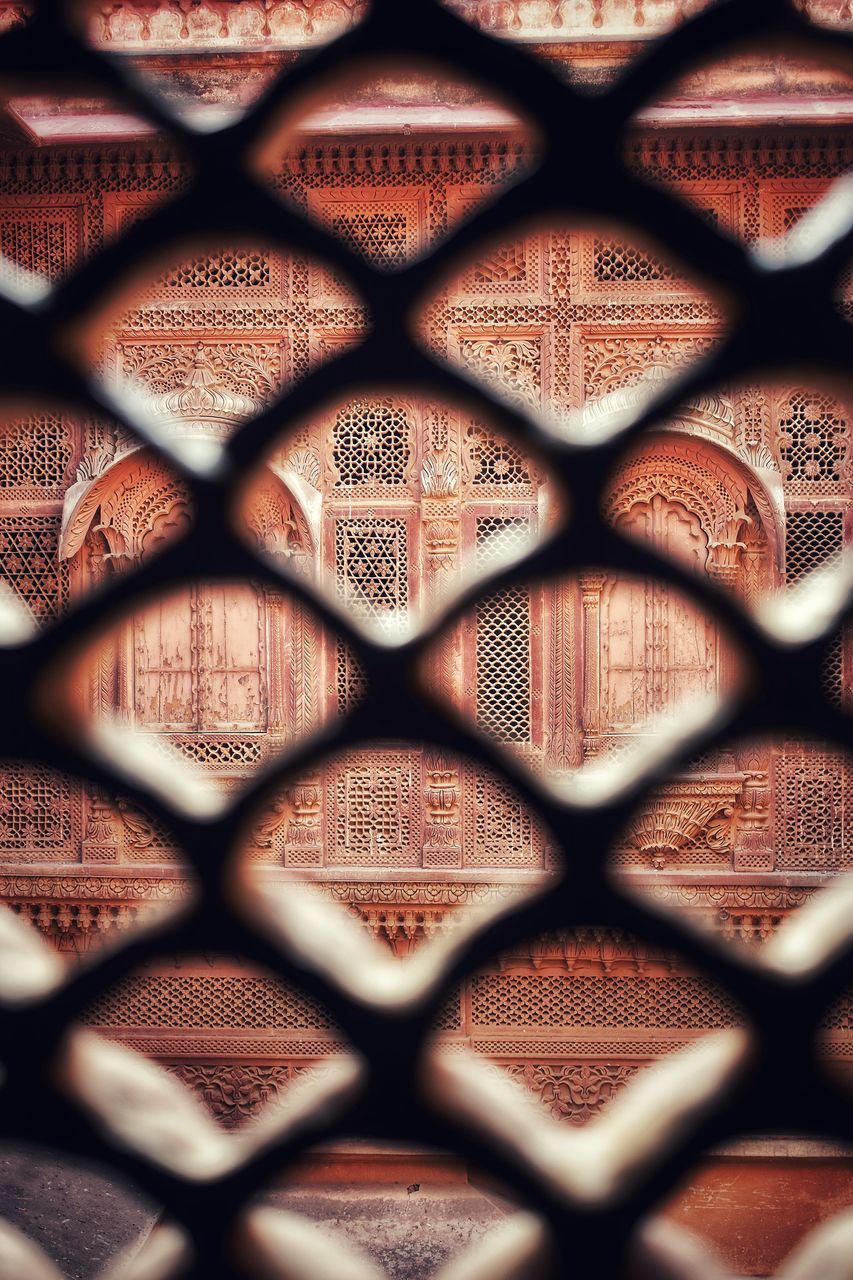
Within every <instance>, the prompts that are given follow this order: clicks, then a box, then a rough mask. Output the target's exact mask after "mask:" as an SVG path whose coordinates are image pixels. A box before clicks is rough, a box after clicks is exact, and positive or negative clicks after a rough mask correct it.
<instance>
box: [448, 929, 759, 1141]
mask: <svg viewBox="0 0 853 1280" xmlns="http://www.w3.org/2000/svg"><path fill="white" fill-rule="evenodd" d="M466 995H467V1014H468V1017H469V1019H470V1023H469V1026H468V1028H467V1029H468V1032H469V1034H470V1036H471V1044H472V1046H473V1048H474V1049H475V1051H476V1052H477V1053H480V1054H482V1055H485V1056H486V1057H488V1058H489V1059H491V1060H492V1061H494V1062H497V1063H498V1064H499V1065H500V1066H501V1068H502V1069H503V1070H505V1071H506V1072H507V1073H508V1074H509V1075H510V1076H511V1077H513V1078H514V1079H515V1080H517V1081H518V1082H519V1083H520V1084H522V1085H524V1086H525V1087H526V1088H527V1089H528V1090H530V1091H531V1092H532V1093H533V1095H534V1098H535V1099H536V1100H537V1101H538V1102H539V1103H540V1104H541V1105H542V1106H543V1107H544V1108H545V1110H546V1111H547V1112H548V1113H549V1114H550V1115H551V1116H553V1117H554V1118H556V1119H558V1120H561V1121H565V1122H566V1123H567V1124H572V1125H585V1124H587V1123H592V1122H594V1121H595V1119H596V1118H597V1117H598V1115H599V1114H600V1113H602V1112H604V1111H605V1109H606V1107H607V1106H608V1104H609V1103H610V1101H611V1100H612V1099H614V1098H615V1097H616V1095H617V1094H618V1093H619V1092H620V1090H621V1089H622V1088H624V1087H625V1086H626V1085H627V1084H628V1083H629V1082H630V1081H631V1080H632V1079H633V1078H634V1077H635V1075H636V1073H637V1072H638V1071H640V1070H641V1069H642V1068H643V1067H644V1066H648V1065H650V1064H651V1063H653V1062H654V1061H656V1060H657V1059H658V1058H661V1057H664V1056H666V1055H668V1054H671V1053H675V1052H677V1051H679V1050H680V1049H684V1048H687V1047H688V1046H689V1045H690V1044H692V1043H694V1042H695V1041H697V1040H698V1039H699V1038H700V1037H701V1036H703V1035H707V1034H709V1033H711V1032H717V1031H720V1030H724V1029H727V1028H732V1027H740V1026H742V1025H743V1020H742V1013H741V1010H740V1008H739V1006H738V1004H737V1002H736V1000H735V999H734V998H733V997H732V996H731V995H730V994H729V993H727V992H726V991H725V990H723V988H721V987H720V986H719V985H718V984H717V983H715V982H713V981H712V980H711V979H710V978H708V977H706V976H705V975H703V974H701V973H697V972H696V971H695V970H694V969H693V968H692V967H691V966H690V965H689V963H688V962H687V961H686V960H685V959H684V958H683V957H680V956H679V955H677V954H675V953H674V952H672V951H671V950H667V949H666V948H665V947H663V946H661V945H660V944H658V943H655V942H654V941H653V940H651V939H646V938H641V937H637V936H634V935H631V934H629V933H627V932H626V931H624V930H622V929H619V928H617V927H615V926H613V925H587V926H572V927H571V928H568V927H567V928H566V929H565V930H561V931H560V932H559V933H554V934H548V935H543V936H538V937H533V938H529V939H526V940H525V941H523V942H520V943H518V944H516V945H515V946H513V947H512V948H511V949H509V950H507V951H505V952H502V953H501V955H500V956H499V957H496V959H495V960H494V961H492V962H491V964H489V965H487V966H486V967H484V968H483V969H481V970H480V971H478V972H477V973H476V974H475V975H473V976H472V977H471V978H470V979H469V980H468V982H467V991H466Z"/></svg>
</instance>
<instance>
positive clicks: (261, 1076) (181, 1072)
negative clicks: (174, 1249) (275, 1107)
mask: <svg viewBox="0 0 853 1280" xmlns="http://www.w3.org/2000/svg"><path fill="white" fill-rule="evenodd" d="M169 1070H170V1071H172V1072H173V1073H174V1074H175V1075H176V1076H177V1077H178V1079H179V1080H182V1081H183V1083H184V1084H185V1085H186V1086H187V1087H188V1088H189V1089H191V1090H192V1091H193V1093H195V1094H196V1095H197V1096H198V1097H199V1098H201V1100H202V1102H203V1103H204V1105H205V1106H206V1107H207V1109H208V1111H209V1112H210V1113H211V1115H212V1116H213V1117H214V1119H216V1120H218V1121H219V1123H220V1124H221V1125H223V1127H224V1128H226V1129H236V1128H238V1127H239V1126H240V1125H241V1124H245V1122H246V1121H247V1120H254V1119H255V1118H256V1117H257V1116H258V1115H260V1113H261V1111H263V1109H264V1107H265V1106H266V1105H267V1103H268V1102H275V1101H277V1099H278V1098H279V1097H280V1096H281V1094H282V1093H283V1092H284V1091H285V1090H286V1089H287V1087H288V1085H289V1084H290V1068H289V1067H286V1066H276V1067H266V1066H263V1067H262V1066H254V1065H249V1064H245V1065H240V1066H237V1065H236V1064H234V1065H232V1064H228V1065H225V1066H222V1065H216V1066H208V1065H197V1064H195V1063H187V1062H182V1063H179V1064H178V1065H170V1066H169Z"/></svg>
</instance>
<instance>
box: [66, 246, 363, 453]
mask: <svg viewBox="0 0 853 1280" xmlns="http://www.w3.org/2000/svg"><path fill="white" fill-rule="evenodd" d="M321 271H322V269H321V268H320V267H319V265H318V264H316V263H315V262H313V261H312V260H311V259H310V258H308V257H307V256H304V255H302V254H300V253H298V252H296V251H294V250H292V249H286V248H282V247H281V246H270V245H269V244H265V243H262V242H259V241H255V240H251V241H249V240H246V239H242V240H238V239H236V238H235V240H234V241H232V242H231V243H230V244H229V243H225V244H223V243H222V242H221V241H220V240H212V239H210V238H208V239H205V240H202V239H194V240H192V241H185V242H184V243H182V244H180V245H177V244H175V245H172V246H171V247H170V248H169V249H168V250H167V251H165V252H164V251H163V250H162V249H158V250H157V251H156V252H154V253H152V254H151V255H150V256H149V257H148V258H147V259H146V261H145V263H144V265H141V266H135V267H133V268H132V269H131V270H130V271H129V272H128V273H127V274H126V275H125V276H124V278H123V279H122V281H121V283H120V284H119V285H117V286H116V287H115V288H113V289H112V290H111V292H110V294H109V296H107V297H102V298H101V299H100V301H99V302H98V303H97V304H96V305H95V306H94V307H93V308H92V310H91V311H90V313H89V314H88V316H87V317H86V320H85V322H84V323H83V324H82V325H81V326H80V327H79V329H78V330H75V333H74V336H73V339H72V342H73V346H74V349H75V354H76V356H77V358H78V359H79V360H80V361H81V362H82V363H83V365H84V366H85V367H87V368H88V369H90V370H91V372H92V373H93V374H94V375H95V378H96V382H97V384H98V387H99V389H100V391H101V393H102V394H103V395H104V396H105V397H106V398H107V399H108V400H110V401H111V402H114V403H116V404H117V406H118V407H119V410H120V411H121V412H124V413H126V414H127V415H128V416H129V417H130V419H131V421H134V422H137V421H138V422H139V423H140V425H141V427H142V428H143V429H145V430H147V432H148V433H149V434H150V436H151V437H152V438H153V439H155V440H156V441H157V443H158V444H159V445H160V447H162V448H163V449H165V450H167V451H168V450H169V449H172V450H175V451H177V452H178V453H180V454H181V455H182V456H183V455H184V454H186V455H187V456H189V457H190V458H192V459H195V458H196V457H198V458H200V459H208V458H209V459H210V460H211V461H215V460H216V459H217V458H218V457H219V450H220V447H221V443H222V441H224V440H225V439H226V438H227V437H228V436H229V435H230V434H231V433H232V432H233V431H234V430H235V428H236V427H237V426H238V425H240V424H241V423H243V422H246V421H247V420H248V419H251V418H253V417H255V416H256V415H258V414H260V413H261V412H262V411H263V410H264V409H265V408H266V407H267V406H268V405H269V404H270V402H271V401H273V400H274V399H275V398H276V397H277V396H278V395H280V393H281V391H282V389H283V388H284V387H286V386H289V385H291V384H293V383H294V382H297V381H298V380H299V379H300V378H301V377H303V376H304V375H305V374H306V373H308V372H309V371H310V370H311V369H312V368H314V367H316V366H317V365H318V364H320V363H322V362H323V360H324V359H325V358H327V356H328V355H330V354H332V345H333V344H329V345H328V346H324V344H323V342H322V340H320V338H319V334H317V335H316V336H315V321H316V319H317V316H316V314H315V310H316V306H317V304H318V303H319V299H317V298H315V295H314V293H313V284H312V282H313V281H316V280H317V279H319V278H320V276H319V275H318V273H321ZM337 302H338V304H339V305H340V306H341V308H342V310H341V313H340V316H339V317H336V318H337V319H340V320H342V321H344V322H345V323H347V324H348V326H349V327H348V330H347V332H348V333H349V334H350V336H353V337H354V336H357V335H360V333H361V332H362V331H363V329H364V326H365V319H364V314H363V311H362V309H361V308H360V307H359V306H358V305H356V302H355V299H354V297H353V296H352V294H350V293H347V292H343V293H339V295H338V298H337ZM271 325H272V326H273V327H274V328H275V330H276V332H273V331H272V329H271V328H270V326H271ZM330 327H336V326H335V325H334V324H333V325H332V326H330ZM212 330H216V331H217V332H215V333H214V332H212ZM258 330H261V331H265V332H263V334H262V335H261V334H259V332H258ZM320 332H322V329H321V330H320ZM282 334H285V335H286V336H285V337H283V336H282Z"/></svg>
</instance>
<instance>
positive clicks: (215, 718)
mask: <svg viewBox="0 0 853 1280" xmlns="http://www.w3.org/2000/svg"><path fill="white" fill-rule="evenodd" d="M198 633H199V728H201V729H222V730H228V729H260V728H263V726H264V724H265V722H266V715H265V702H266V699H265V690H264V681H263V674H262V673H263V660H264V652H263V650H264V644H263V616H262V613H261V601H260V600H259V598H258V592H257V591H256V590H255V588H254V587H251V586H236V585H234V584H231V583H227V584H225V585H222V586H220V585H218V584H217V585H212V586H207V587H204V588H202V589H200V590H199V597H198Z"/></svg>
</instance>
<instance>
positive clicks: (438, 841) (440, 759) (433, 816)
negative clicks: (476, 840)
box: [423, 752, 462, 867]
mask: <svg viewBox="0 0 853 1280" xmlns="http://www.w3.org/2000/svg"><path fill="white" fill-rule="evenodd" d="M423 767H424V808H425V815H426V823H425V826H424V850H423V861H424V866H425V867H458V866H461V864H462V840H461V836H460V829H459V815H460V794H459V769H458V766H457V765H456V763H455V762H453V761H452V760H450V759H449V758H448V757H447V756H445V755H444V754H443V753H442V752H427V753H426V754H425V755H424V766H423Z"/></svg>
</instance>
